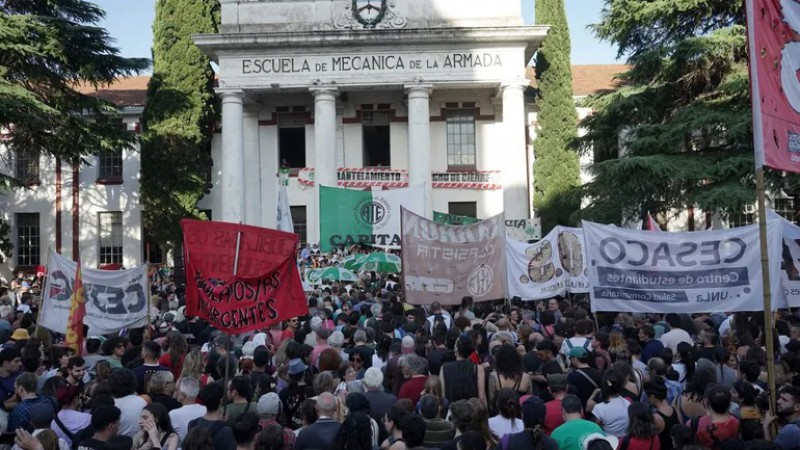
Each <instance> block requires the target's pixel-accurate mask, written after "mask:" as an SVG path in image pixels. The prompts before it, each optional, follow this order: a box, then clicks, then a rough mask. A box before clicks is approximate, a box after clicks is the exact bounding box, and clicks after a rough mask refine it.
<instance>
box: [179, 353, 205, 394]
mask: <svg viewBox="0 0 800 450" xmlns="http://www.w3.org/2000/svg"><path fill="white" fill-rule="evenodd" d="M204 366H205V364H204V363H203V356H202V355H201V354H200V350H199V349H197V348H192V349H191V350H189V353H187V354H186V357H185V358H184V359H183V366H182V367H181V376H180V377H178V378H179V379H180V378H196V379H197V380H198V381H199V382H200V389H202V388H204V387H206V386H208V384H209V383H211V382H213V381H214V379H213V378H211V375H209V374H207V373H203V367H204Z"/></svg>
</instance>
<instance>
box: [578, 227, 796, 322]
mask: <svg viewBox="0 0 800 450" xmlns="http://www.w3.org/2000/svg"><path fill="white" fill-rule="evenodd" d="M583 230H584V236H585V245H586V254H587V260H588V262H589V264H588V267H589V282H590V283H591V287H592V289H591V291H590V295H591V300H592V310H593V311H622V312H643V313H702V312H709V311H760V310H763V289H762V278H761V276H762V273H761V249H760V242H759V235H758V225H750V226H746V227H739V228H731V229H727V230H720V231H695V232H684V233H653V232H650V231H635V230H630V229H624V228H617V227H613V226H609V225H600V224H596V223H592V222H586V221H584V222H583ZM780 233H781V226H780V223H779V222H778V221H774V220H770V221H768V223H767V234H768V241H769V245H768V247H769V255H770V257H769V261H770V265H769V271H770V280H771V288H772V290H773V292H778V291H777V288H779V286H780V277H779V270H780V259H779V258H778V256H779V255H780V251H781V234H780ZM773 306H777V305H773Z"/></svg>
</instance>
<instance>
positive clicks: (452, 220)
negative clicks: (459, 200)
mask: <svg viewBox="0 0 800 450" xmlns="http://www.w3.org/2000/svg"><path fill="white" fill-rule="evenodd" d="M433 221H434V222H436V223H443V224H445V225H471V224H473V223H478V222H480V219H476V218H475V217H470V216H459V215H458V214H447V213H443V212H439V211H434V212H433Z"/></svg>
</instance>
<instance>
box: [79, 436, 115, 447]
mask: <svg viewBox="0 0 800 450" xmlns="http://www.w3.org/2000/svg"><path fill="white" fill-rule="evenodd" d="M107 448H108V446H107V445H106V443H105V442H104V441H98V440H97V439H95V438H89V439H86V440H85V441H83V442H81V443H80V444H78V450H106V449H107Z"/></svg>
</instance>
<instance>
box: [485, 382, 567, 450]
mask: <svg viewBox="0 0 800 450" xmlns="http://www.w3.org/2000/svg"><path fill="white" fill-rule="evenodd" d="M520 402H521V407H522V424H523V426H524V427H525V429H524V430H522V431H520V432H518V433H511V434H506V435H505V436H503V437H502V439H500V445H499V446H498V448H499V450H509V449H523V448H540V449H542V450H558V443H556V441H555V440H554V439H552V438H551V437H550V436H548V435H547V433H545V432H544V430H543V428H542V426H543V425H544V420H545V417H546V415H547V407H546V406H545V404H544V402H543V401H542V399H540V398H539V397H535V396H532V395H531V396H527V398H525V399H524V400H523V399H520ZM540 446H541V447H540Z"/></svg>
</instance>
